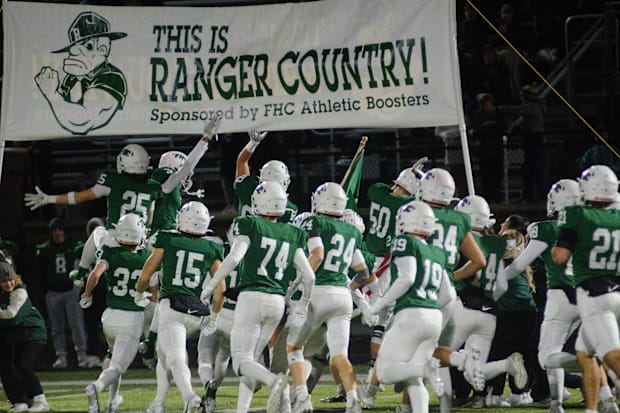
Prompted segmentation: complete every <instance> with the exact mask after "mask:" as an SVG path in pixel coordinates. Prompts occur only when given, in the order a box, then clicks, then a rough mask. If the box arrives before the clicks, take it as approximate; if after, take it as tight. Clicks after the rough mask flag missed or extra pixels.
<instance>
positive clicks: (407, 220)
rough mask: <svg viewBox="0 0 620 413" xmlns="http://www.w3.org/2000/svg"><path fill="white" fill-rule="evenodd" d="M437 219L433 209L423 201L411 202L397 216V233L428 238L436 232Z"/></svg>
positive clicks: (401, 208) (399, 210) (402, 207)
mask: <svg viewBox="0 0 620 413" xmlns="http://www.w3.org/2000/svg"><path fill="white" fill-rule="evenodd" d="M436 221H437V218H436V217H435V213H434V212H433V208H431V207H430V205H428V204H427V203H425V202H422V201H411V202H408V203H406V204H405V205H403V206H401V207H400V208H399V209H398V213H397V214H396V233H397V234H405V233H413V234H417V235H421V236H423V237H427V236H429V235H431V234H432V233H433V231H435V225H436V224H435V222H436Z"/></svg>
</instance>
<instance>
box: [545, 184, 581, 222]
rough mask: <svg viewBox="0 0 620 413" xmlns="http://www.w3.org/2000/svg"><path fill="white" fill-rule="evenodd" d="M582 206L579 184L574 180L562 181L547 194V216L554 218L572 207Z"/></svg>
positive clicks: (554, 185)
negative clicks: (556, 214) (558, 213)
mask: <svg viewBox="0 0 620 413" xmlns="http://www.w3.org/2000/svg"><path fill="white" fill-rule="evenodd" d="M579 204H581V192H580V191H579V183H578V182H577V181H575V180H574V179H560V180H559V181H557V182H556V183H554V184H553V185H551V189H549V192H548V193H547V216H548V217H552V216H554V215H555V213H556V212H560V211H562V210H563V209H564V208H566V207H568V206H571V205H579Z"/></svg>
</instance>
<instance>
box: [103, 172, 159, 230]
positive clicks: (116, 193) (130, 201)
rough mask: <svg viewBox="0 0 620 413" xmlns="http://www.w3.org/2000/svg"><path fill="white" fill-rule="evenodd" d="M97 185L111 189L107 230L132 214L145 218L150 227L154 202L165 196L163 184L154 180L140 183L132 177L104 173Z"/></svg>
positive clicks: (108, 200)
mask: <svg viewBox="0 0 620 413" xmlns="http://www.w3.org/2000/svg"><path fill="white" fill-rule="evenodd" d="M97 184H99V185H102V186H107V187H108V188H110V193H109V194H108V197H107V204H108V205H107V207H108V215H107V217H106V226H107V228H114V224H116V223H117V222H118V220H119V219H120V217H121V216H123V215H125V214H128V213H130V212H133V213H134V214H138V215H140V216H141V217H142V218H144V222H145V223H146V224H147V226H148V223H149V214H150V212H151V210H152V208H153V202H155V201H156V200H157V199H159V198H160V197H161V196H162V195H163V193H162V190H161V184H159V183H158V182H155V181H153V180H148V181H146V182H138V181H135V180H134V179H132V178H131V176H127V175H124V174H119V173H116V172H106V173H102V174H101V175H99V179H97Z"/></svg>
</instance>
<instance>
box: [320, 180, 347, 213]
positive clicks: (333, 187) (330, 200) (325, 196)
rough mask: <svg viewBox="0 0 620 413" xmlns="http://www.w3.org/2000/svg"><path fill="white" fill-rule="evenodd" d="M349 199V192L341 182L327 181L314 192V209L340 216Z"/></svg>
mask: <svg viewBox="0 0 620 413" xmlns="http://www.w3.org/2000/svg"><path fill="white" fill-rule="evenodd" d="M347 199H348V198H347V194H346V193H345V192H344V189H342V187H341V186H340V184H337V183H336V182H325V183H324V184H321V185H319V186H318V187H317V188H316V189H315V190H314V192H313V193H312V211H313V212H314V213H319V214H325V215H332V216H335V217H340V216H342V213H343V212H344V209H345V208H346V207H347Z"/></svg>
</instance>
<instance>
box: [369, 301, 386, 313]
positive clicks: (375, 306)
mask: <svg viewBox="0 0 620 413" xmlns="http://www.w3.org/2000/svg"><path fill="white" fill-rule="evenodd" d="M381 310H383V305H381V304H380V303H379V301H377V302H376V303H374V304H373V305H371V306H370V308H369V309H368V311H367V313H368V315H369V316H378V315H379V313H380V312H381Z"/></svg>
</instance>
